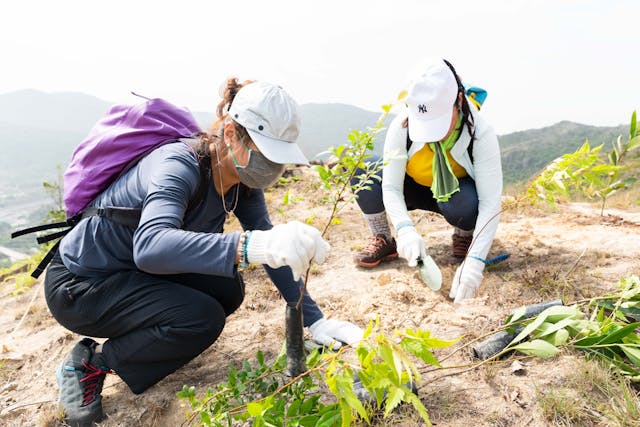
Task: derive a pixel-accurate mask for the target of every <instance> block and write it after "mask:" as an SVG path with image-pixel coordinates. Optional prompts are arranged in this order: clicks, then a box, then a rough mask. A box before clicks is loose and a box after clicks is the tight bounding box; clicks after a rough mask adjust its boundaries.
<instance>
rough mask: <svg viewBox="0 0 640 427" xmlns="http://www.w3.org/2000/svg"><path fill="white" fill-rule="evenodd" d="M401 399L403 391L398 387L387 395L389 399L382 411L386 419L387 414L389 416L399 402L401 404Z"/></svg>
mask: <svg viewBox="0 0 640 427" xmlns="http://www.w3.org/2000/svg"><path fill="white" fill-rule="evenodd" d="M403 397H404V390H402V389H401V388H400V387H395V388H394V389H393V391H391V392H390V393H389V397H388V398H387V401H386V402H385V409H384V417H385V418H386V417H388V416H389V414H391V412H393V410H394V409H395V408H396V406H398V405H399V404H400V402H402V398H403Z"/></svg>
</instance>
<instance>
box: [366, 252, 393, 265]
mask: <svg viewBox="0 0 640 427" xmlns="http://www.w3.org/2000/svg"><path fill="white" fill-rule="evenodd" d="M396 258H398V253H397V252H396V253H395V254H389V255H387V256H386V257H384V258H380V259H379V260H377V261H374V262H364V261H359V260H358V261H356V264H357V265H359V266H360V267H366V268H371V267H376V266H378V265H380V263H381V262H382V261H391V260H394V259H396Z"/></svg>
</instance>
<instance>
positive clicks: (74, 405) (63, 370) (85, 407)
mask: <svg viewBox="0 0 640 427" xmlns="http://www.w3.org/2000/svg"><path fill="white" fill-rule="evenodd" d="M97 345H98V343H97V342H95V341H94V340H92V339H90V338H84V339H82V340H81V341H80V342H78V343H77V344H76V345H75V347H73V349H72V350H71V352H70V353H69V354H68V355H67V357H66V358H65V359H64V360H63V361H62V363H61V364H60V366H58V371H57V373H56V377H57V379H58V388H59V389H60V390H59V393H60V396H59V399H58V401H59V403H60V406H62V409H63V410H64V413H65V421H66V422H67V424H68V425H70V426H72V427H85V426H87V427H89V426H92V425H93V424H94V423H95V422H97V421H100V420H102V419H103V418H104V413H103V412H102V396H101V395H100V393H101V392H102V385H103V383H104V378H105V376H106V375H107V373H110V372H111V371H110V370H109V369H108V368H107V367H105V366H104V361H103V359H102V356H101V355H100V354H96V353H95V348H96V346H97Z"/></svg>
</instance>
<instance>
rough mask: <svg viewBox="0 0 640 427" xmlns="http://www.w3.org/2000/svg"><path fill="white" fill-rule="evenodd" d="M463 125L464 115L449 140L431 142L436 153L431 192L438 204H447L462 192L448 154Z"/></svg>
mask: <svg viewBox="0 0 640 427" xmlns="http://www.w3.org/2000/svg"><path fill="white" fill-rule="evenodd" d="M461 124H462V115H460V114H458V122H457V123H456V127H455V129H454V130H453V132H451V135H449V136H448V137H447V138H445V139H443V140H442V141H437V142H431V143H430V144H431V149H432V150H433V152H434V153H435V156H434V158H433V169H432V174H433V183H432V184H431V192H432V193H433V197H435V199H436V201H438V202H447V201H449V198H450V197H451V196H452V195H453V194H454V193H457V192H458V191H460V184H459V183H458V178H456V176H455V175H454V174H453V170H452V169H451V163H449V158H448V157H447V154H446V153H447V152H448V151H449V150H451V147H453V146H454V145H455V143H456V141H457V140H458V138H459V137H460V130H461Z"/></svg>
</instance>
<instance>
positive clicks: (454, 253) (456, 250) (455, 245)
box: [449, 232, 473, 264]
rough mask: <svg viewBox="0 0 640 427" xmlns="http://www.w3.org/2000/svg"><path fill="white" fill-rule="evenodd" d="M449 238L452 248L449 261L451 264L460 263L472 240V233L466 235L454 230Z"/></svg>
mask: <svg viewBox="0 0 640 427" xmlns="http://www.w3.org/2000/svg"><path fill="white" fill-rule="evenodd" d="M451 240H452V248H451V257H450V258H449V261H450V262H451V264H460V263H461V262H462V261H463V260H464V258H465V257H466V256H467V252H468V251H469V246H471V242H472V241H473V233H471V234H469V235H468V236H461V235H459V234H456V233H455V232H454V233H453V235H452V236H451Z"/></svg>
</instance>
